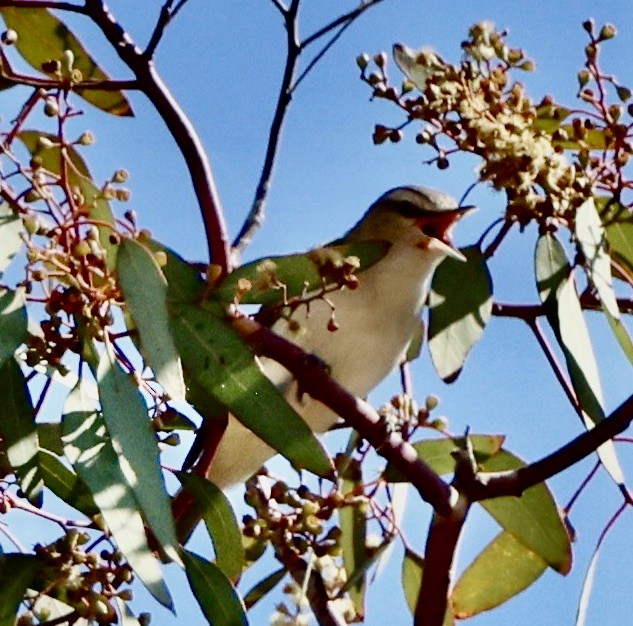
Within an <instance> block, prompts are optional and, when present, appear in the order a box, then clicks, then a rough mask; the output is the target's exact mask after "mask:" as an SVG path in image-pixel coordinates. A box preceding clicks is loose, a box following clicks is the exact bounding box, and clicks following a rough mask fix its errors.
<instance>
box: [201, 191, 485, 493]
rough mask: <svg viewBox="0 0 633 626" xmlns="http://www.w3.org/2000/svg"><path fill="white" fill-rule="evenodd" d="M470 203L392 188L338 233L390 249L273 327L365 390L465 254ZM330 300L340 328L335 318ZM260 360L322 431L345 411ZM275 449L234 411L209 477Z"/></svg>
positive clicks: (251, 466) (351, 386)
mask: <svg viewBox="0 0 633 626" xmlns="http://www.w3.org/2000/svg"><path fill="white" fill-rule="evenodd" d="M472 208H473V207H459V206H458V204H457V202H456V201H455V199H454V198H452V197H451V196H449V195H447V194H445V193H442V192H441V191H436V190H433V189H427V188H425V187H417V186H407V187H397V188H395V189H391V190H390V191H388V192H387V193H385V194H383V195H382V196H381V197H380V198H378V200H376V202H374V203H373V204H372V205H371V206H370V207H369V209H368V210H367V212H366V213H365V215H364V216H363V217H362V219H361V220H360V221H359V222H358V223H357V224H356V225H355V226H354V227H353V228H352V229H351V230H350V231H348V232H347V233H346V234H345V235H344V236H343V237H342V238H341V239H338V240H337V241H336V242H335V243H337V244H341V243H353V242H364V241H376V240H383V241H387V242H388V243H389V244H390V245H389V247H388V251H387V252H386V254H385V255H384V256H383V257H382V258H381V259H380V260H379V261H378V262H377V263H375V264H374V265H372V266H371V267H369V268H368V269H367V270H365V271H363V272H362V273H360V274H359V276H358V278H359V281H360V284H359V285H358V287H357V288H356V289H353V290H351V289H346V288H342V289H341V290H339V291H335V292H333V293H331V294H329V295H328V300H329V303H328V302H325V301H323V300H318V299H317V300H313V301H312V302H310V305H309V306H308V305H301V306H299V307H298V308H297V309H295V310H294V311H293V313H292V315H291V317H290V318H289V319H287V318H280V319H278V320H277V321H276V322H275V323H274V324H273V326H272V330H274V332H275V333H277V334H278V335H282V336H283V337H285V338H287V339H289V340H291V341H293V342H294V343H295V344H297V345H299V346H300V347H301V348H303V349H304V350H305V351H306V352H309V353H312V354H314V355H316V356H318V357H319V358H321V359H322V360H323V361H324V363H325V364H326V365H327V366H328V368H329V372H330V375H331V376H332V377H333V378H334V379H335V380H336V381H337V382H338V383H339V384H340V385H341V386H343V387H344V388H345V389H347V391H349V392H350V393H352V394H354V395H356V396H358V397H361V398H365V397H366V396H367V395H368V394H369V393H370V391H371V390H372V389H374V387H376V386H377V385H378V384H379V383H380V382H381V381H382V380H383V379H384V378H385V377H386V376H387V374H389V373H390V372H391V371H392V370H393V369H394V368H395V367H396V366H397V365H398V364H399V363H400V362H401V361H402V359H403V358H404V355H405V352H406V350H407V347H408V346H409V343H410V341H411V339H412V337H413V336H414V334H415V333H416V331H417V330H418V328H419V325H420V314H421V311H422V307H423V306H424V302H425V300H426V297H427V294H428V290H429V285H430V282H431V278H432V277H433V272H434V271H435V269H436V268H437V266H438V265H439V264H440V263H441V261H442V260H443V259H444V258H446V257H452V258H454V259H458V260H461V261H465V258H464V256H463V255H462V254H461V252H459V250H457V249H456V248H455V247H453V245H452V242H451V230H452V228H453V226H454V224H455V223H456V222H457V221H458V220H459V219H460V218H461V217H462V216H463V215H465V214H466V213H468V212H469V211H470V210H472ZM332 310H334V313H335V315H336V320H337V323H338V329H337V330H335V331H332V330H331V329H329V328H328V322H329V321H330V318H331V315H332ZM261 366H262V368H263V371H264V373H265V374H266V376H267V377H268V378H269V379H270V380H271V381H272V382H273V383H275V385H277V387H278V388H279V389H280V390H282V391H283V393H284V396H285V398H286V400H287V401H288V402H289V403H290V404H291V405H292V406H293V408H294V409H295V410H296V411H297V412H298V413H299V415H301V417H302V418H303V419H304V420H305V421H306V422H307V423H308V425H309V426H310V428H312V430H313V431H314V432H316V433H323V432H325V431H327V430H328V429H330V428H331V427H332V426H333V425H334V424H336V422H337V421H338V419H339V418H338V416H337V415H335V414H334V413H333V412H332V411H330V410H329V409H327V408H326V407H325V406H324V405H323V404H321V403H319V402H317V401H316V400H312V399H311V398H310V397H308V396H306V395H302V394H301V393H300V390H299V389H298V388H297V384H296V381H294V379H293V377H292V375H291V374H290V373H289V372H288V371H287V370H286V369H284V368H283V367H282V366H281V365H279V364H278V363H276V362H274V361H272V360H269V359H261ZM274 454H275V451H274V450H273V449H272V448H270V447H269V446H267V445H266V444H265V443H264V442H263V441H262V440H261V439H259V438H258V437H257V436H256V435H254V434H253V433H252V432H250V431H249V430H248V429H247V428H245V427H244V426H242V424H240V422H238V421H237V419H235V418H234V417H232V416H231V417H230V418H229V423H228V426H227V429H226V431H225V433H224V436H223V438H222V440H221V441H220V444H219V446H218V448H217V450H216V455H215V457H214V459H213V463H212V466H211V470H210V474H209V476H208V477H209V479H210V480H212V481H213V482H214V483H215V484H217V485H218V486H219V487H221V488H226V487H230V486H231V485H234V484H236V483H238V482H241V481H243V480H245V479H246V478H248V476H250V475H251V474H252V473H254V472H255V471H256V470H257V469H259V467H260V466H261V465H262V464H263V463H264V462H265V461H266V460H268V459H269V458H270V457H272V456H273V455H274Z"/></svg>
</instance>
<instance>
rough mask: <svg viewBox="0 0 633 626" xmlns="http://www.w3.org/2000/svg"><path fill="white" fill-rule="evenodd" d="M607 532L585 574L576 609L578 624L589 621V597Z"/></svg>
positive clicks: (597, 546)
mask: <svg viewBox="0 0 633 626" xmlns="http://www.w3.org/2000/svg"><path fill="white" fill-rule="evenodd" d="M605 537H606V534H602V535H601V536H600V539H599V540H598V544H597V545H596V549H595V550H594V552H593V554H592V555H591V561H590V562H589V567H588V568H587V573H586V574H585V580H584V581H583V584H582V591H581V593H580V600H579V601H578V609H577V611H576V626H585V623H586V622H587V611H588V610H589V597H590V596H591V590H592V589H593V581H594V579H595V577H596V569H597V568H598V560H599V558H600V551H601V548H602V542H603V540H604V538H605Z"/></svg>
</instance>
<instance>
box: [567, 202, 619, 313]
mask: <svg viewBox="0 0 633 626" xmlns="http://www.w3.org/2000/svg"><path fill="white" fill-rule="evenodd" d="M575 231H576V239H577V240H578V244H579V245H580V249H581V250H582V253H583V254H584V256H585V268H586V270H587V274H588V275H589V280H590V281H591V284H592V285H593V286H594V288H595V289H596V291H597V292H598V296H599V297H600V301H601V302H602V306H603V307H604V308H605V310H606V311H607V312H608V313H609V314H610V315H611V316H612V317H613V318H615V319H616V320H617V319H619V318H620V309H619V308H618V303H617V300H616V298H615V292H614V291H613V285H612V284H611V259H610V258H609V254H608V253H607V251H606V248H605V243H606V239H605V232H604V228H603V227H602V222H601V220H600V215H598V210H597V209H596V204H595V202H594V200H593V198H589V199H588V200H585V202H583V203H582V204H581V205H580V206H579V207H578V210H577V211H576V221H575Z"/></svg>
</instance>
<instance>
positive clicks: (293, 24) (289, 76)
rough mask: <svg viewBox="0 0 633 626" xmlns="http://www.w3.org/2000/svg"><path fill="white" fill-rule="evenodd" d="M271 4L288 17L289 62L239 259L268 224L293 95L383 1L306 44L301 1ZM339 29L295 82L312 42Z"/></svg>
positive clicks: (369, 1)
mask: <svg viewBox="0 0 633 626" xmlns="http://www.w3.org/2000/svg"><path fill="white" fill-rule="evenodd" d="M271 1H272V3H273V4H274V6H275V7H276V8H277V9H278V10H279V12H280V13H281V14H282V15H283V17H284V22H285V26H286V42H287V43H286V46H287V53H286V63H285V67H284V74H283V78H282V81H281V86H280V88H279V95H278V97H277V105H276V107H275V113H274V115H273V121H272V123H271V126H270V132H269V135H268V145H267V146H266V154H265V156H264V164H263V166H262V172H261V174H260V177H259V181H258V183H257V187H256V189H255V197H254V199H253V203H252V205H251V208H250V211H249V213H248V215H247V216H246V219H245V220H244V224H243V225H242V228H241V229H240V232H239V233H238V234H237V236H236V237H235V239H234V241H233V253H234V255H235V256H236V257H238V258H239V255H240V254H241V252H243V251H244V249H245V248H246V247H247V246H248V245H249V243H250V242H251V241H252V239H253V236H254V234H255V232H257V230H258V229H259V228H260V227H261V225H262V223H263V221H264V207H265V203H266V198H267V196H268V190H269V188H270V180H271V178H272V174H273V169H274V166H275V162H276V159H277V152H278V148H279V143H280V141H281V132H282V129H283V125H284V122H285V118H286V115H287V113H288V107H289V105H290V101H291V100H292V94H293V93H294V91H295V90H296V89H297V87H298V86H299V84H300V83H301V82H302V81H303V80H304V79H305V77H306V76H307V75H308V74H309V73H310V72H311V71H312V69H313V68H314V67H315V65H317V63H318V62H319V61H320V60H321V59H322V58H323V56H324V55H325V54H326V52H327V51H328V50H329V49H330V48H331V47H332V46H333V45H334V43H336V41H337V40H338V38H339V37H340V36H341V35H342V34H343V32H344V31H345V30H346V29H347V28H348V27H349V26H351V24H352V23H353V22H354V21H355V20H356V19H357V18H358V17H359V16H360V15H362V14H363V13H364V12H365V11H367V9H370V8H371V7H373V6H375V5H376V4H379V3H380V2H383V0H363V1H362V2H361V4H360V5H359V6H358V7H356V9H354V10H352V11H349V12H348V13H345V14H344V15H341V16H340V17H338V18H336V19H335V20H333V21H332V22H330V23H329V24H327V25H326V26H324V27H323V28H320V29H319V30H318V31H316V32H315V33H313V34H312V35H310V36H309V37H308V38H307V39H305V40H304V41H299V35H298V27H299V25H298V13H299V3H300V0H293V1H292V3H291V4H290V6H289V7H286V6H285V5H284V4H283V2H281V0H271ZM337 27H340V29H339V31H338V32H337V33H336V34H335V35H334V36H333V37H332V39H331V40H330V41H329V42H328V43H327V44H326V45H325V46H324V47H323V49H322V50H321V51H319V52H318V53H317V54H316V55H315V57H314V58H313V59H312V60H311V61H310V63H308V65H307V67H306V68H305V69H304V70H303V72H301V74H300V75H299V77H298V78H297V79H296V80H295V75H296V72H297V66H298V63H299V57H300V56H301V53H302V52H303V50H304V49H305V48H306V47H307V46H309V45H310V44H311V43H313V42H314V41H316V40H317V39H320V38H321V37H323V36H324V35H326V34H328V33H329V32H331V31H332V30H334V29H335V28H337Z"/></svg>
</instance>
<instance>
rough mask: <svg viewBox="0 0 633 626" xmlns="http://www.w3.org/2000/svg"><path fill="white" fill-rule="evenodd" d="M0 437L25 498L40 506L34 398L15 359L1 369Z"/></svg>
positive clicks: (40, 478) (9, 360) (40, 485)
mask: <svg viewBox="0 0 633 626" xmlns="http://www.w3.org/2000/svg"><path fill="white" fill-rule="evenodd" d="M0 398H2V402H0V435H1V436H2V439H3V440H4V445H5V446H6V450H7V456H8V458H9V463H10V464H11V467H12V468H13V469H14V471H15V472H16V474H17V476H18V479H19V482H20V487H21V489H22V491H23V492H24V494H25V495H26V497H27V498H28V499H29V500H30V501H31V502H33V503H35V504H36V505H38V506H39V505H41V502H42V488H43V486H44V481H43V480H42V475H41V473H40V469H39V458H38V452H39V441H38V437H37V429H36V427H35V415H34V411H33V404H32V402H31V395H30V394H29V389H28V386H27V384H26V380H25V378H24V374H23V373H22V370H21V369H20V366H19V365H18V364H17V362H16V361H15V359H13V358H11V359H8V360H6V361H5V362H4V363H3V364H2V365H1V366H0Z"/></svg>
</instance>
